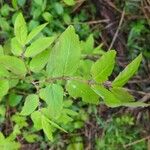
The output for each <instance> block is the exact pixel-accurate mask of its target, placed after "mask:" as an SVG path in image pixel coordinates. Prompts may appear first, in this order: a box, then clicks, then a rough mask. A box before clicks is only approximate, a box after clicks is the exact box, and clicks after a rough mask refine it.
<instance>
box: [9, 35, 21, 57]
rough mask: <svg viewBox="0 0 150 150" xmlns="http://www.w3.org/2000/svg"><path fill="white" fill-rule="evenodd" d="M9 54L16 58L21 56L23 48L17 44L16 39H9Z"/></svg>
mask: <svg viewBox="0 0 150 150" xmlns="http://www.w3.org/2000/svg"><path fill="white" fill-rule="evenodd" d="M11 52H12V53H13V54H14V55H16V56H21V54H22V53H23V47H22V45H21V44H20V43H19V42H18V40H17V38H16V37H14V38H12V39H11Z"/></svg>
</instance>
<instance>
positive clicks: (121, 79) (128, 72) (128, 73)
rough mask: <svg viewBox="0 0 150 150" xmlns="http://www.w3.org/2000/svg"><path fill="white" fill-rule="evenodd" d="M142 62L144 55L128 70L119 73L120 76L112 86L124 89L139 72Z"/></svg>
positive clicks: (135, 60)
mask: <svg viewBox="0 0 150 150" xmlns="http://www.w3.org/2000/svg"><path fill="white" fill-rule="evenodd" d="M141 61H142V54H140V55H139V56H138V57H136V58H135V59H134V60H133V61H132V62H131V63H130V64H129V65H127V66H126V68H125V69H124V70H123V71H122V72H121V73H119V75H118V76H117V77H116V78H115V80H114V81H113V82H112V86H113V87H115V86H117V87H122V86H123V85H124V84H126V83H127V81H128V80H129V79H130V78H131V77H132V76H133V75H134V74H135V72H136V71H137V70H138V68H139V65H140V62H141Z"/></svg>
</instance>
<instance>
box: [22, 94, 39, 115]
mask: <svg viewBox="0 0 150 150" xmlns="http://www.w3.org/2000/svg"><path fill="white" fill-rule="evenodd" d="M38 105H39V98H38V96H37V95H35V94H30V95H28V96H27V97H26V99H25V103H24V106H23V108H22V111H21V113H20V114H21V115H24V116H27V115H30V114H31V113H32V112H33V111H34V110H35V109H36V108H37V107H38Z"/></svg>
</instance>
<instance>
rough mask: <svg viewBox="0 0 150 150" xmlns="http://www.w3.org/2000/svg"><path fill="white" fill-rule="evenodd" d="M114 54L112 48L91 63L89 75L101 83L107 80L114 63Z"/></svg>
mask: <svg viewBox="0 0 150 150" xmlns="http://www.w3.org/2000/svg"><path fill="white" fill-rule="evenodd" d="M115 56H116V52H115V51H114V50H111V51H108V52H107V53H105V54H104V55H103V56H102V57H101V58H100V59H99V60H97V61H96V62H95V63H94V64H93V66H92V68H91V75H92V77H93V79H94V80H95V81H97V82H100V83H102V82H104V81H106V80H108V77H109V76H110V75H111V73H112V71H113V68H114V65H115Z"/></svg>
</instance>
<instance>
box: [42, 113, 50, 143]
mask: <svg viewBox="0 0 150 150" xmlns="http://www.w3.org/2000/svg"><path fill="white" fill-rule="evenodd" d="M41 119H42V128H43V131H44V133H45V135H46V136H47V138H48V139H49V140H50V141H52V140H53V134H52V127H51V125H50V123H49V122H48V119H47V118H46V117H45V116H44V115H42V118H41Z"/></svg>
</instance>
